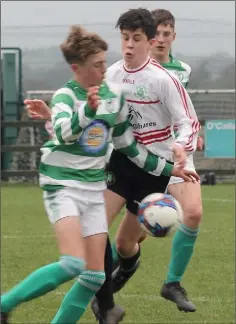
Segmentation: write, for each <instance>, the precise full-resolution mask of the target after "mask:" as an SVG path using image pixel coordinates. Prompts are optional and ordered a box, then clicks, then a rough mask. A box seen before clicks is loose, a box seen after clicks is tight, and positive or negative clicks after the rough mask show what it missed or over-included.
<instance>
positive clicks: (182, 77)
mask: <svg viewBox="0 0 236 324" xmlns="http://www.w3.org/2000/svg"><path fill="white" fill-rule="evenodd" d="M173 73H174V74H175V75H176V76H177V78H178V80H179V81H180V82H182V81H183V79H184V74H183V72H180V71H173Z"/></svg>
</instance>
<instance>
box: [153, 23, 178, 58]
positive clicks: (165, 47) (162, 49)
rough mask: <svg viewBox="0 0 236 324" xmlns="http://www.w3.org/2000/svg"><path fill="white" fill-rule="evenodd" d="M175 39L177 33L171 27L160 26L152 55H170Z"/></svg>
mask: <svg viewBox="0 0 236 324" xmlns="http://www.w3.org/2000/svg"><path fill="white" fill-rule="evenodd" d="M175 37H176V33H175V31H174V28H173V27H172V26H171V25H169V24H167V25H158V26H157V30H156V36H155V43H154V45H153V48H152V53H153V54H154V55H156V56H167V55H169V51H170V49H171V46H172V43H173V41H174V40H175Z"/></svg>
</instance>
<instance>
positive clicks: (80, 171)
mask: <svg viewBox="0 0 236 324" xmlns="http://www.w3.org/2000/svg"><path fill="white" fill-rule="evenodd" d="M98 95H99V97H100V98H101V102H100V104H99V107H98V109H97V111H96V112H95V111H93V110H92V109H91V108H90V107H89V106H88V105H87V91H86V90H85V89H83V88H81V87H80V85H79V84H78V83H77V82H75V81H73V80H72V81H69V82H67V83H66V84H65V86H64V87H63V88H61V89H59V90H58V91H57V92H56V93H55V94H54V96H53V98H52V102H51V109H52V124H53V136H52V140H51V141H49V142H47V143H46V144H45V145H44V146H43V148H42V149H41V152H42V157H41V163H40V168H39V172H40V186H41V187H42V188H43V189H44V190H55V189H58V188H60V187H72V188H82V189H85V190H86V189H89V190H104V189H105V188H106V182H105V171H104V167H105V162H106V153H107V149H108V145H109V143H110V142H111V141H112V140H113V143H114V146H115V148H116V149H118V150H119V151H121V152H122V153H124V154H125V155H127V156H128V157H129V158H130V159H132V161H133V162H134V163H136V164H137V165H138V166H139V167H141V168H143V169H144V170H145V171H146V172H151V173H152V174H155V175H160V174H163V175H170V173H171V170H172V168H173V167H172V165H170V164H168V163H167V162H166V160H165V159H162V158H159V157H157V156H155V155H153V154H152V153H150V152H149V151H148V150H147V149H146V148H145V147H143V146H142V145H140V144H139V143H137V141H136V140H135V138H134V135H133V132H132V128H131V125H130V122H129V120H128V118H127V116H128V112H127V111H126V110H125V109H122V108H125V107H126V105H124V104H123V103H124V98H123V95H122V92H121V87H119V86H118V85H115V84H112V85H111V84H110V83H105V82H104V83H103V84H102V85H101V87H100V89H99V93H98Z"/></svg>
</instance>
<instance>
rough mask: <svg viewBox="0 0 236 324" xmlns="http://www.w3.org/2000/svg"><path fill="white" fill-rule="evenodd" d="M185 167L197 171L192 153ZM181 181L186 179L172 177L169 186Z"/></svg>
mask: <svg viewBox="0 0 236 324" xmlns="http://www.w3.org/2000/svg"><path fill="white" fill-rule="evenodd" d="M185 169H186V170H189V171H195V166H194V164H193V156H192V155H190V156H188V158H187V161H186V164H185ZM181 182H184V179H182V178H178V177H171V178H170V181H169V184H168V186H169V185H171V184H176V183H181Z"/></svg>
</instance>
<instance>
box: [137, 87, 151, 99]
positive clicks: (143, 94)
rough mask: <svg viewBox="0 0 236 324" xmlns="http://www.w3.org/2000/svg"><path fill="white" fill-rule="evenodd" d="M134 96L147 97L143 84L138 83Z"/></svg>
mask: <svg viewBox="0 0 236 324" xmlns="http://www.w3.org/2000/svg"><path fill="white" fill-rule="evenodd" d="M134 94H135V97H136V98H138V99H139V100H144V99H146V98H147V94H148V91H147V88H146V86H145V85H139V86H137V87H136V89H135V93H134Z"/></svg>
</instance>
